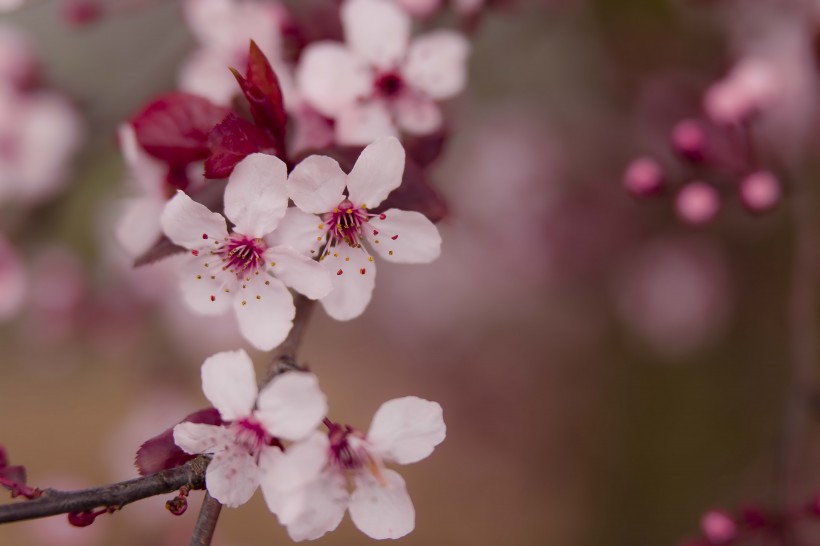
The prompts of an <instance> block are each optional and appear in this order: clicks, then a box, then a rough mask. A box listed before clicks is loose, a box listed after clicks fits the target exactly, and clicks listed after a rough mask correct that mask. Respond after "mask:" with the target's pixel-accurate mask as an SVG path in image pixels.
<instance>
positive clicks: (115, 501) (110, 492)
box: [0, 456, 208, 523]
mask: <svg viewBox="0 0 820 546" xmlns="http://www.w3.org/2000/svg"><path fill="white" fill-rule="evenodd" d="M207 466H208V458H207V457H203V456H200V457H197V458H195V459H193V460H191V461H188V462H187V463H185V464H183V465H181V466H178V467H175V468H170V469H168V470H163V471H162V472H157V473H156V474H151V475H150V476H144V477H142V478H136V479H133V480H128V481H126V482H120V483H114V484H111V485H105V486H102V487H94V488H91V489H82V490H80V491H58V490H56V489H45V490H44V491H43V494H42V496H40V497H38V498H36V499H34V500H30V501H24V502H15V503H11V504H5V505H2V506H0V523H10V522H13V521H23V520H28V519H35V518H44V517H48V516H54V515H56V514H67V513H71V512H85V511H88V510H93V509H94V508H101V507H115V508H118V509H119V508H122V507H123V506H125V505H126V504H130V503H132V502H134V501H138V500H140V499H144V498H147V497H153V496H155V495H162V494H163V493H171V492H173V491H176V490H178V489H180V488H181V487H183V486H189V487H191V488H193V489H202V488H203V487H204V486H205V468H206V467H207Z"/></svg>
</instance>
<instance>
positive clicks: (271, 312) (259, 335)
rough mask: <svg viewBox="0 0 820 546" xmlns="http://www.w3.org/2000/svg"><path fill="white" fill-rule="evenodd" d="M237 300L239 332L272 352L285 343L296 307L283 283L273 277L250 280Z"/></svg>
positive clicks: (259, 277) (241, 289)
mask: <svg viewBox="0 0 820 546" xmlns="http://www.w3.org/2000/svg"><path fill="white" fill-rule="evenodd" d="M234 297H235V299H234V302H233V308H234V312H235V313H236V318H237V320H238V321H239V331H240V332H242V335H243V336H244V337H245V339H247V340H248V341H249V342H250V343H251V345H253V346H254V347H256V348H257V349H259V350H261V351H270V350H271V349H273V348H274V347H276V346H277V345H279V344H280V343H282V341H284V340H285V338H286V337H287V335H288V332H290V329H291V327H292V326H293V317H294V316H295V315H296V308H295V307H294V306H293V296H291V294H290V292H289V291H288V289H287V288H286V287H285V285H284V284H282V281H280V280H278V279H275V278H273V277H271V276H270V275H259V276H253V277H248V278H247V279H246V281H245V282H244V283H243V284H241V285H240V288H239V289H238V291H237V293H236V294H235V296H234Z"/></svg>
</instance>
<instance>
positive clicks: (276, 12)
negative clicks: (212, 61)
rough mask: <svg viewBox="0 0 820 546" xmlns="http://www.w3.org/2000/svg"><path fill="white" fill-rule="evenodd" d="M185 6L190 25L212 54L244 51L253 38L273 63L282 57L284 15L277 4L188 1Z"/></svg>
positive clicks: (238, 53)
mask: <svg viewBox="0 0 820 546" xmlns="http://www.w3.org/2000/svg"><path fill="white" fill-rule="evenodd" d="M183 8H184V12H183V13H184V15H185V19H186V22H187V23H188V26H189V27H190V28H191V30H192V31H193V32H194V34H195V35H196V37H197V38H198V39H199V41H200V42H202V44H203V46H205V48H206V49H210V50H211V51H212V54H221V55H222V56H223V57H235V56H239V55H241V54H245V53H246V52H247V50H248V42H249V41H250V40H251V39H253V40H254V41H255V42H256V43H257V45H258V46H259V48H260V49H261V50H262V51H263V52H264V53H265V55H266V56H267V57H268V59H269V60H270V61H271V62H275V61H276V60H277V59H278V58H279V57H280V48H281V44H280V42H281V35H280V28H281V24H282V19H283V17H284V16H283V9H282V8H281V6H278V4H277V3H273V2H271V3H267V2H255V1H252V2H247V1H236V0H188V1H186V2H185V3H184V4H183ZM225 68H226V69H227V66H226V67H225ZM237 68H240V66H237Z"/></svg>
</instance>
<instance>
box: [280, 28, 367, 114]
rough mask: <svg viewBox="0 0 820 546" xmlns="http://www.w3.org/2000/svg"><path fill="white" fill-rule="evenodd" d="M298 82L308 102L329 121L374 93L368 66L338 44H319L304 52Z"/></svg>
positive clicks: (297, 70)
mask: <svg viewBox="0 0 820 546" xmlns="http://www.w3.org/2000/svg"><path fill="white" fill-rule="evenodd" d="M296 81H297V82H298V84H299V89H301V91H302V95H303V97H304V98H305V100H307V101H308V102H309V103H310V104H311V105H312V106H313V107H314V108H316V110H318V111H319V113H321V114H324V115H325V116H327V117H329V118H335V117H336V116H337V114H338V113H339V112H340V111H341V110H342V109H344V108H346V107H347V105H349V104H351V103H353V102H355V101H356V100H357V99H359V98H361V97H365V96H368V95H370V94H371V93H372V90H373V76H372V75H371V73H370V68H369V67H368V65H367V63H366V62H364V61H363V60H362V59H359V58H358V57H356V56H355V55H354V54H353V53H351V52H350V50H348V49H347V48H346V47H345V46H343V45H342V44H339V43H337V42H316V43H313V44H310V45H309V46H308V47H307V48H305V51H304V53H302V57H301V60H300V61H299V67H298V68H297V69H296Z"/></svg>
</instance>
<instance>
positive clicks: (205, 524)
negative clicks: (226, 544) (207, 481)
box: [190, 493, 222, 546]
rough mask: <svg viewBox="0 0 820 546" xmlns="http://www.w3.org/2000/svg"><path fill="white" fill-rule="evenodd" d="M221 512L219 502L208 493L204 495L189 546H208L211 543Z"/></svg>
mask: <svg viewBox="0 0 820 546" xmlns="http://www.w3.org/2000/svg"><path fill="white" fill-rule="evenodd" d="M221 511H222V505H221V504H220V503H219V501H218V500H216V499H215V498H213V497H212V496H211V494H210V493H205V499H204V500H203V501H202V508H200V509H199V516H197V518H196V525H195V526H194V533H193V534H192V535H191V543H190V544H191V546H208V545H209V544H210V543H211V539H213V538H214V531H215V530H216V522H217V521H218V520H219V513H220V512H221Z"/></svg>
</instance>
